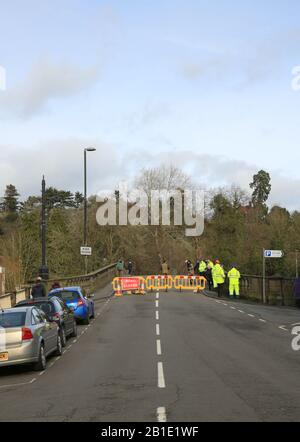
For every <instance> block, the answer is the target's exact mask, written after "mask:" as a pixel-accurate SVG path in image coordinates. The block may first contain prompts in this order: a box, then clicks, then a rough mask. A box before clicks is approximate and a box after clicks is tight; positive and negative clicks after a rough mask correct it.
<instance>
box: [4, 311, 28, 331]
mask: <svg viewBox="0 0 300 442" xmlns="http://www.w3.org/2000/svg"><path fill="white" fill-rule="evenodd" d="M25 320H26V312H4V313H3V312H1V311H0V327H3V328H12V327H23V325H25Z"/></svg>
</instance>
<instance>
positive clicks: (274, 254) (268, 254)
mask: <svg viewBox="0 0 300 442" xmlns="http://www.w3.org/2000/svg"><path fill="white" fill-rule="evenodd" d="M264 256H265V258H282V257H283V251H282V250H265V255H264Z"/></svg>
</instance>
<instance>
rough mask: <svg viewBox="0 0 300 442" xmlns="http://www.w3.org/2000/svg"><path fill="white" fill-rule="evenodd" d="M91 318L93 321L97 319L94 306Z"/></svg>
mask: <svg viewBox="0 0 300 442" xmlns="http://www.w3.org/2000/svg"><path fill="white" fill-rule="evenodd" d="M91 318H92V319H94V318H95V307H94V306H93V309H92V315H91Z"/></svg>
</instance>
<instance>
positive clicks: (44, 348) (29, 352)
mask: <svg viewBox="0 0 300 442" xmlns="http://www.w3.org/2000/svg"><path fill="white" fill-rule="evenodd" d="M52 353H55V354H56V355H57V356H60V355H61V354H62V344H61V338H60V334H59V328H58V326H57V324H56V322H49V321H48V320H47V318H46V315H45V313H44V312H43V311H42V310H40V309H38V308H36V307H35V306H33V307H17V308H12V309H4V310H3V309H0V367H4V366H7V365H20V364H31V363H32V364H33V367H34V369H35V370H38V371H40V370H45V368H46V358H47V357H48V356H49V355H50V354H52Z"/></svg>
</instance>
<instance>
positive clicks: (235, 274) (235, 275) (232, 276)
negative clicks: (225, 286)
mask: <svg viewBox="0 0 300 442" xmlns="http://www.w3.org/2000/svg"><path fill="white" fill-rule="evenodd" d="M227 276H228V278H229V280H230V281H239V279H240V277H241V274H240V272H239V271H238V270H237V269H236V268H235V267H232V269H231V270H230V271H229V272H228V273H227Z"/></svg>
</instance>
